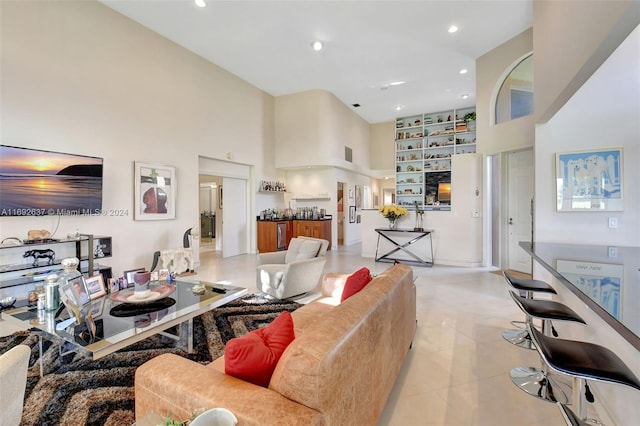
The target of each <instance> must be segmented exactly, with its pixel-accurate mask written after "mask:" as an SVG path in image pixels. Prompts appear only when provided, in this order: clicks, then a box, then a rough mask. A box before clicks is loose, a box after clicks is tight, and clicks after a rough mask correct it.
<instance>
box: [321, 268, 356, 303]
mask: <svg viewBox="0 0 640 426" xmlns="http://www.w3.org/2000/svg"><path fill="white" fill-rule="evenodd" d="M347 278H349V274H339V273H337V272H329V273H326V274H324V275H323V276H322V295H323V296H327V297H333V298H336V299H338V301H340V297H341V296H342V290H343V289H344V284H345V283H346V282H347Z"/></svg>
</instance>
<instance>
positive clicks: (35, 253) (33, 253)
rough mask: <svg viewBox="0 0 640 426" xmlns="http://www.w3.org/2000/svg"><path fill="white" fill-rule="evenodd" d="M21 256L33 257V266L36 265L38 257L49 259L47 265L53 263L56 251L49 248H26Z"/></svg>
mask: <svg viewBox="0 0 640 426" xmlns="http://www.w3.org/2000/svg"><path fill="white" fill-rule="evenodd" d="M22 257H24V258H27V257H33V266H38V259H49V260H48V261H47V265H53V261H54V259H55V258H56V253H55V252H54V251H53V250H51V249H47V250H37V249H36V250H27V251H25V252H24V254H23V255H22Z"/></svg>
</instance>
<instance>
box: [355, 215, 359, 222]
mask: <svg viewBox="0 0 640 426" xmlns="http://www.w3.org/2000/svg"><path fill="white" fill-rule="evenodd" d="M356 223H360V215H358V216H356Z"/></svg>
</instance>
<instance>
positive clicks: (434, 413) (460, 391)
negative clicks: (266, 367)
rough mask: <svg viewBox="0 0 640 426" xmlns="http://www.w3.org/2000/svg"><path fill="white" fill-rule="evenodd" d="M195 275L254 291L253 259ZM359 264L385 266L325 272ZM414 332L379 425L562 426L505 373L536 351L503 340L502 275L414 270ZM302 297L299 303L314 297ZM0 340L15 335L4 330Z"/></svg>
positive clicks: (213, 261)
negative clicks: (6, 335)
mask: <svg viewBox="0 0 640 426" xmlns="http://www.w3.org/2000/svg"><path fill="white" fill-rule="evenodd" d="M200 260H201V267H200V269H199V270H198V275H197V277H198V278H200V279H202V280H208V281H229V282H230V283H232V284H234V285H240V286H246V287H247V288H248V289H249V291H250V292H253V291H256V289H255V279H256V278H255V261H256V256H255V255H241V256H234V257H231V258H227V259H222V258H221V257H220V253H219V252H216V251H211V250H208V251H205V252H203V253H202V254H201V258H200ZM361 266H366V267H368V268H369V269H370V270H371V271H372V272H376V273H380V272H382V271H384V270H385V269H387V268H388V267H389V266H391V265H390V264H388V263H376V262H374V260H373V259H370V258H362V257H361V256H360V245H359V244H355V245H352V246H347V247H345V246H340V247H339V249H338V250H331V251H330V252H328V254H327V264H326V267H325V271H326V272H347V273H350V272H353V271H355V270H356V269H358V268H360V267H361ZM414 273H415V276H416V286H417V312H418V327H417V332H416V337H415V340H414V343H413V347H412V349H411V350H410V351H409V354H408V355H407V358H406V360H405V363H404V366H403V367H402V369H401V371H400V374H399V376H398V377H397V379H396V384H395V387H394V388H393V390H392V391H391V395H390V396H389V399H388V402H387V405H386V407H385V409H384V412H383V413H382V416H381V418H380V421H379V425H389V426H413V425H442V426H445V425H446V426H466V425H486V426H502V425H504V426H556V425H558V426H562V425H564V421H563V420H562V417H561V415H560V412H559V410H558V408H557V407H556V406H555V405H553V404H550V403H546V402H542V401H539V400H538V399H536V398H533V397H531V396H529V395H527V394H525V393H524V392H522V391H520V390H518V389H517V388H515V387H514V385H513V384H512V383H511V380H510V378H509V375H508V373H509V370H510V369H511V368H513V367H516V366H539V364H540V361H539V358H538V356H537V354H536V352H535V351H527V350H524V349H520V348H517V347H515V346H513V345H511V344H509V343H507V342H506V341H504V340H503V339H502V336H501V331H502V330H503V329H504V328H510V327H511V325H510V321H511V320H520V319H522V318H523V314H522V312H521V311H520V310H519V309H518V308H517V307H516V306H515V305H514V303H513V301H512V300H511V299H510V298H509V296H508V294H507V286H506V284H505V282H504V281H503V278H502V277H501V276H500V275H497V274H494V273H490V272H489V269H487V268H455V267H445V266H438V265H436V266H434V267H433V268H423V267H415V268H414ZM312 298H313V296H310V297H307V298H306V299H302V300H300V301H302V302H305V301H308V300H309V299H312ZM2 323H3V321H0V334H6V333H9V332H12V331H14V330H11V329H8V328H4V329H3V327H2V326H3V324H2Z"/></svg>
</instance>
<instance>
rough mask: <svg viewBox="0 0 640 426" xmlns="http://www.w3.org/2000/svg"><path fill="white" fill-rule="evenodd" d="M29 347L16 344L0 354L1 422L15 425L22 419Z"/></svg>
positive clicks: (9, 425)
mask: <svg viewBox="0 0 640 426" xmlns="http://www.w3.org/2000/svg"><path fill="white" fill-rule="evenodd" d="M29 357H31V349H30V348H29V346H26V345H18V346H15V347H13V348H11V349H10V350H8V351H7V352H5V353H4V354H2V356H0V383H2V385H1V386H0V401H2V420H1V421H0V423H1V424H3V425H7V426H14V425H15V426H17V425H19V424H20V421H21V419H22V406H23V404H24V391H25V389H26V386H27V370H28V369H29Z"/></svg>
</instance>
